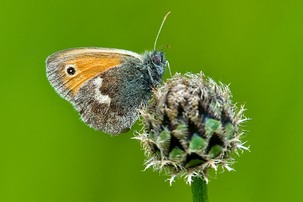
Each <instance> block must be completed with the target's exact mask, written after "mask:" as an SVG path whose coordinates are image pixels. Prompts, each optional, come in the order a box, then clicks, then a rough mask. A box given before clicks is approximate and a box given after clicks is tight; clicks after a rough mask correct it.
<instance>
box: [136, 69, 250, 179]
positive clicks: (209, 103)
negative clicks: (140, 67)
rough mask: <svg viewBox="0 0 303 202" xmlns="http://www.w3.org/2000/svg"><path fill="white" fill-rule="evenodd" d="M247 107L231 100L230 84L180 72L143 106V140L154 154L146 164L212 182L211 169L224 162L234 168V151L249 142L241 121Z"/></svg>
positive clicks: (228, 167) (141, 139)
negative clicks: (209, 176)
mask: <svg viewBox="0 0 303 202" xmlns="http://www.w3.org/2000/svg"><path fill="white" fill-rule="evenodd" d="M244 111H245V110H244V107H243V106H241V107H240V109H238V108H237V107H236V105H234V104H232V102H231V93H230V90H229V88H228V86H226V85H223V84H221V83H220V84H217V83H216V82H214V81H213V80H212V79H208V78H206V77H205V76H204V75H203V73H200V74H197V75H196V74H190V73H188V74H186V75H180V74H177V75H175V76H174V77H173V78H171V79H169V80H168V81H167V82H166V83H165V84H163V85H162V86H160V87H158V88H157V89H155V90H154V92H153V98H152V99H151V101H150V102H149V103H148V105H147V107H146V108H145V109H143V110H142V111H141V116H142V122H143V126H144V128H143V132H142V133H140V134H138V135H137V136H136V137H135V138H136V139H138V140H140V142H141V145H142V146H143V148H144V150H145V153H146V155H147V157H148V160H147V161H146V168H149V167H153V168H154V169H155V170H164V171H166V172H167V173H168V174H169V175H170V176H171V179H170V182H172V181H173V180H174V178H175V176H185V178H186V179H187V182H188V183H191V181H192V177H203V178H204V179H205V180H206V181H207V170H208V169H209V168H213V169H215V170H217V167H218V166H219V165H221V166H223V168H227V170H232V168H231V167H230V164H231V163H232V162H233V159H232V156H231V155H232V153H233V152H237V150H238V149H240V150H243V149H244V150H248V148H247V147H245V146H243V143H242V141H241V137H242V135H243V132H242V131H241V128H240V125H241V123H243V122H244V121H245V120H247V119H246V118H245V117H244V115H243V112H244Z"/></svg>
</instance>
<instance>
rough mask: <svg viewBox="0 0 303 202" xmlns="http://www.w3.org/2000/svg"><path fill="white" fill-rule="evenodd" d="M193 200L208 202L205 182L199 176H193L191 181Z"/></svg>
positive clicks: (194, 201)
mask: <svg viewBox="0 0 303 202" xmlns="http://www.w3.org/2000/svg"><path fill="white" fill-rule="evenodd" d="M191 191H192V194H193V202H208V194H207V184H206V181H205V180H204V179H202V178H201V177H194V178H193V181H192V183H191Z"/></svg>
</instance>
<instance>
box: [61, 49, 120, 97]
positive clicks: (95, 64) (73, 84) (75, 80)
mask: <svg viewBox="0 0 303 202" xmlns="http://www.w3.org/2000/svg"><path fill="white" fill-rule="evenodd" d="M121 63H122V58H121V56H119V55H113V54H110V55H102V56H101V57H100V56H91V55H89V56H80V57H78V58H74V59H71V60H68V61H66V62H65V66H66V65H69V64H70V65H75V67H76V75H75V76H72V77H69V76H66V77H65V79H64V83H66V87H67V88H68V89H69V90H70V91H71V92H72V93H73V94H74V95H75V94H77V93H78V91H79V89H80V87H81V86H82V85H83V83H84V82H86V81H87V80H89V79H91V78H93V77H95V76H96V75H98V74H100V73H101V72H104V71H106V70H108V69H110V68H112V67H115V66H118V65H120V64H121ZM64 73H65V72H64Z"/></svg>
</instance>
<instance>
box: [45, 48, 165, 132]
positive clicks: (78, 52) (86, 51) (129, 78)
mask: <svg viewBox="0 0 303 202" xmlns="http://www.w3.org/2000/svg"><path fill="white" fill-rule="evenodd" d="M165 66H166V59H165V57H164V53H163V52H161V51H147V52H145V53H143V54H141V55H140V54H137V53H134V52H131V51H126V50H120V49H108V48H76V49H68V50H63V51H59V52H57V53H54V54H52V55H51V56H49V57H48V58H47V60H46V69H47V70H46V72H47V77H48V79H49V81H50V83H51V85H52V86H53V87H54V89H55V90H56V91H57V93H58V94H59V95H61V96H62V97H63V98H64V99H66V100H68V101H69V102H70V103H71V104H72V105H73V106H74V108H75V109H76V110H77V111H78V112H79V113H80V115H81V118H82V120H83V121H84V122H85V123H87V124H88V125H89V126H91V127H92V128H95V129H97V130H101V131H104V132H107V133H110V134H114V135H115V134H119V133H121V132H125V131H127V130H129V128H131V126H132V125H133V124H134V122H135V121H136V120H137V119H138V116H139V115H138V109H140V108H142V107H143V106H144V105H145V104H146V103H147V101H148V100H149V99H150V97H151V91H152V89H153V88H154V87H156V85H158V84H159V83H160V82H161V80H162V76H163V74H164V71H165Z"/></svg>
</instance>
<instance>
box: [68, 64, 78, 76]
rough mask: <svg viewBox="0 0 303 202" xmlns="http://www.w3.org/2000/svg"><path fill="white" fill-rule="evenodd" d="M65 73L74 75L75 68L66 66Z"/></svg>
mask: <svg viewBox="0 0 303 202" xmlns="http://www.w3.org/2000/svg"><path fill="white" fill-rule="evenodd" d="M66 73H67V74H68V75H70V76H72V75H74V74H75V73H76V69H75V67H73V66H68V67H67V68H66Z"/></svg>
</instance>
